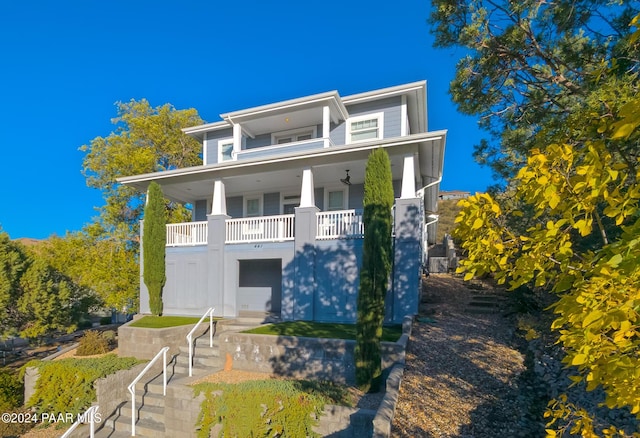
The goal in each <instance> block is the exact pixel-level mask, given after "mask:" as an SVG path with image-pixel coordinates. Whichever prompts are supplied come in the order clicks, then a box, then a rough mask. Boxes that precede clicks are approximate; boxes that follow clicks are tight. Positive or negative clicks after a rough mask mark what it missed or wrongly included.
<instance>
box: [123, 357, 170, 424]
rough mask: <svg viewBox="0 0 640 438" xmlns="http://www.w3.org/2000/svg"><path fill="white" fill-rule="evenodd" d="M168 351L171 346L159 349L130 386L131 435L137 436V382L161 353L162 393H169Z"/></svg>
mask: <svg viewBox="0 0 640 438" xmlns="http://www.w3.org/2000/svg"><path fill="white" fill-rule="evenodd" d="M167 351H169V347H163V348H162V350H160V351H158V354H156V355H155V357H154V358H153V359H151V362H149V363H148V364H147V366H146V367H144V369H143V370H142V371H141V372H140V374H138V377H136V378H135V379H134V380H133V382H131V384H130V385H129V386H128V389H129V393H130V394H131V436H136V383H138V381H139V380H140V379H141V378H142V376H143V375H144V373H146V372H147V371H149V368H151V367H152V366H153V364H154V363H156V361H157V360H158V358H159V357H160V355H161V354H162V356H163V364H162V378H163V383H164V386H163V390H162V395H167Z"/></svg>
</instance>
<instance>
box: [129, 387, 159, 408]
mask: <svg viewBox="0 0 640 438" xmlns="http://www.w3.org/2000/svg"><path fill="white" fill-rule="evenodd" d="M136 406H153V407H157V408H164V396H163V395H162V392H160V393H159V394H155V393H153V392H145V393H142V391H136Z"/></svg>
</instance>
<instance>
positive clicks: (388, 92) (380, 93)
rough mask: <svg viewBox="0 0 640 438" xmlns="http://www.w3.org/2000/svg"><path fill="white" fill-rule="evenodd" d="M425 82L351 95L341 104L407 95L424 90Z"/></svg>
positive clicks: (343, 99)
mask: <svg viewBox="0 0 640 438" xmlns="http://www.w3.org/2000/svg"><path fill="white" fill-rule="evenodd" d="M426 87H427V81H425V80H422V81H417V82H411V83H409V84H404V85H396V86H395V87H388V88H381V89H379V90H373V91H366V92H364V93H358V94H352V95H350V96H345V97H343V98H342V102H343V103H344V104H345V105H351V104H354V103H360V102H365V101H368V100H377V99H381V98H384V97H391V96H397V95H400V94H408V93H409V92H411V91H416V90H420V89H426Z"/></svg>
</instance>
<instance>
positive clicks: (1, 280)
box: [0, 233, 98, 339]
mask: <svg viewBox="0 0 640 438" xmlns="http://www.w3.org/2000/svg"><path fill="white" fill-rule="evenodd" d="M97 302H98V300H97V299H96V297H95V296H94V294H93V293H92V292H91V291H90V290H88V289H86V288H83V287H82V286H79V285H78V284H76V283H74V282H73V281H72V280H71V279H70V278H68V277H67V276H66V275H64V274H63V273H61V272H60V271H58V270H56V269H54V268H53V267H51V266H50V265H48V264H47V263H46V261H44V260H42V259H39V258H37V257H33V256H32V255H31V254H30V253H28V252H27V251H26V250H25V249H24V248H23V247H22V246H21V245H20V244H18V243H15V242H13V241H11V240H9V236H8V235H7V234H6V233H0V303H1V305H2V306H1V307H0V335H2V336H12V335H17V334H19V335H20V336H22V337H25V338H31V339H38V338H41V337H43V336H46V335H49V334H51V333H54V332H58V331H64V332H72V331H73V330H75V328H76V323H77V322H78V321H79V320H80V317H81V316H82V315H83V314H85V313H86V312H87V311H88V309H89V308H91V307H93V306H95V305H96V304H97Z"/></svg>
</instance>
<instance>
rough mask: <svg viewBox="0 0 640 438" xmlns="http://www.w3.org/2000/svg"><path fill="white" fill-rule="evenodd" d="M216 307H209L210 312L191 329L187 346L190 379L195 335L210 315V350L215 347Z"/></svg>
mask: <svg viewBox="0 0 640 438" xmlns="http://www.w3.org/2000/svg"><path fill="white" fill-rule="evenodd" d="M214 310H215V307H209V310H207V311H206V312H204V315H202V318H200V321H198V323H197V324H196V325H195V326H194V327H193V328H192V329H191V331H190V332H189V334H188V335H187V344H189V377H191V376H192V374H193V370H192V367H193V333H194V332H195V331H196V329H197V328H198V326H199V325H200V323H201V322H202V321H203V320H204V319H205V318H206V317H207V315H209V348H211V347H213V312H214Z"/></svg>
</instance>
